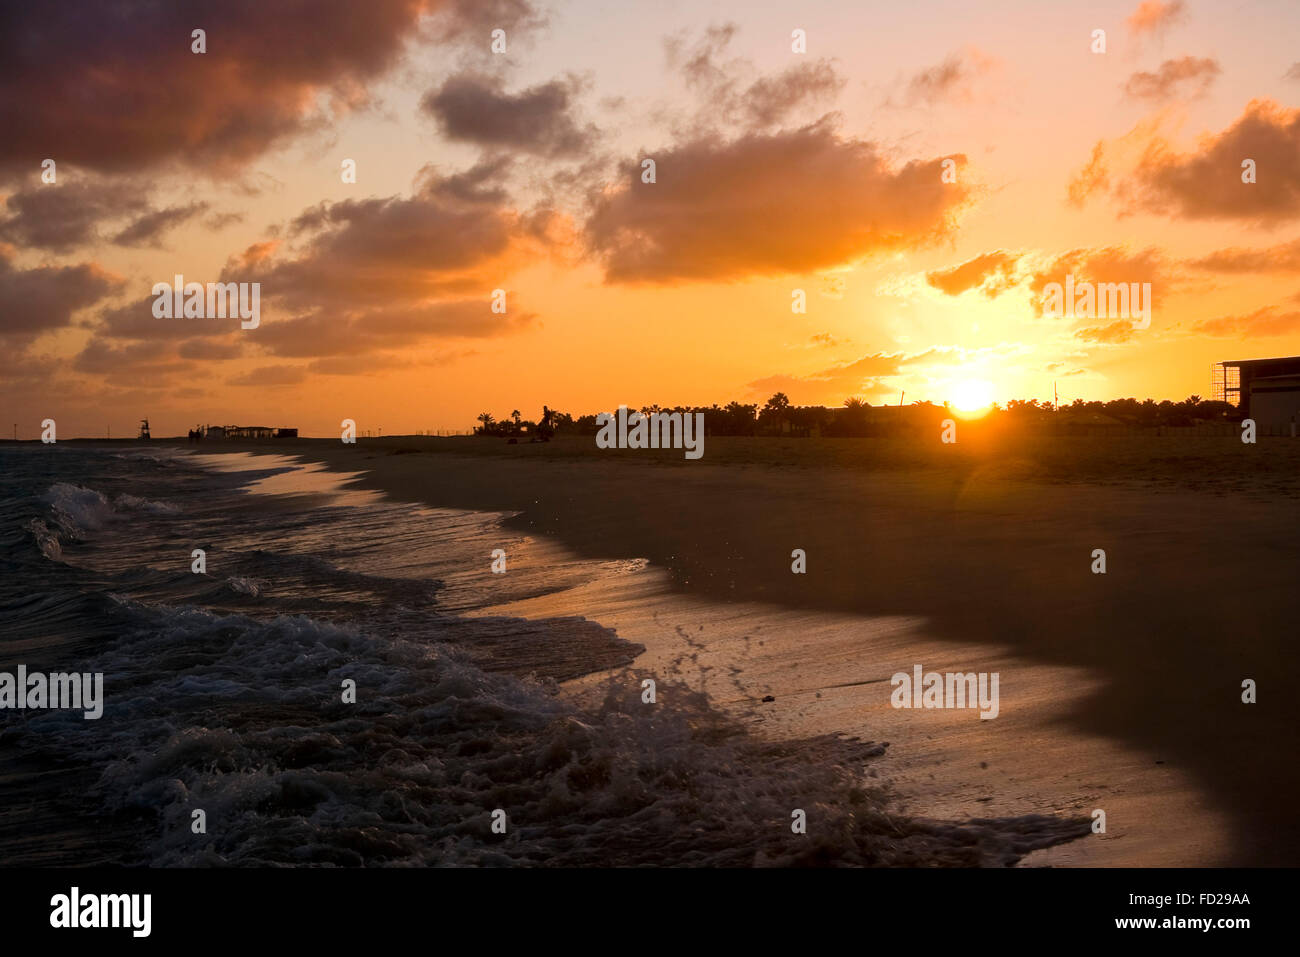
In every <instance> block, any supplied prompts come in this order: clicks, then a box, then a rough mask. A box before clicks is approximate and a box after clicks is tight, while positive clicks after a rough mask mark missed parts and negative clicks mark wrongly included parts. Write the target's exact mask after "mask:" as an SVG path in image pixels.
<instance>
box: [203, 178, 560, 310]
mask: <svg viewBox="0 0 1300 957" xmlns="http://www.w3.org/2000/svg"><path fill="white" fill-rule="evenodd" d="M445 184H446V181H445V180H443V179H440V178H437V177H433V176H431V177H430V178H429V179H428V180H427V181H426V182H425V183H424V184H423V185H422V186H421V187H420V188H419V189H418V190H417V191H416V192H415V194H414V195H412V196H410V197H400V196H392V197H388V198H386V199H380V198H372V199H360V200H344V201H342V202H338V203H322V204H320V205H319V206H315V207H312V208H311V209H309V210H307V211H305V212H304V213H303V214H301V215H300V216H299V217H298V218H297V219H296V220H295V221H294V222H293V224H292V225H291V228H290V232H291V233H293V234H295V235H302V236H307V237H308V238H307V239H306V243H305V245H304V246H303V247H302V248H300V249H298V250H297V251H288V250H286V249H285V248H283V247H278V248H275V247H267V246H266V245H265V244H261V245H259V247H257V249H256V257H257V258H256V261H251V260H250V258H249V257H250V255H252V252H253V251H252V250H250V251H249V252H246V254H245V255H244V256H243V257H241V258H239V259H235V260H232V262H231V263H229V264H227V267H226V269H225V270H224V271H223V278H225V280H226V281H236V280H246V281H257V280H260V281H261V282H262V288H263V295H264V296H266V297H271V298H274V299H275V300H277V302H279V303H280V304H281V305H283V306H284V307H286V308H288V309H289V310H291V311H298V312H315V311H316V310H317V309H320V308H328V309H330V310H333V311H335V312H349V311H357V310H364V309H378V308H395V309H406V308H408V307H409V306H410V305H411V304H412V303H425V302H429V301H432V300H436V299H441V298H445V297H448V296H452V297H457V296H460V295H463V294H464V293H466V292H470V291H473V292H474V293H475V294H476V295H478V296H481V297H482V301H483V302H485V303H486V302H487V301H488V296H489V294H490V292H491V290H492V289H493V288H497V287H499V286H500V285H501V279H502V276H503V274H504V272H505V271H506V270H507V269H508V265H507V261H508V260H510V259H511V258H512V256H513V257H514V258H517V259H520V260H522V259H523V258H525V257H526V256H535V255H536V253H537V252H538V251H539V250H540V249H541V248H542V247H543V246H544V244H545V240H544V236H545V228H544V227H545V220H546V214H545V213H544V212H542V213H538V214H532V215H525V214H521V213H519V212H517V211H515V210H512V209H510V208H508V207H506V206H504V205H502V204H499V203H497V202H494V201H490V200H486V199H472V198H465V195H464V194H463V192H461V193H458V191H457V190H454V189H448V188H446V185H445ZM484 321H485V322H487V321H490V319H489V318H488V317H485V319H484Z"/></svg>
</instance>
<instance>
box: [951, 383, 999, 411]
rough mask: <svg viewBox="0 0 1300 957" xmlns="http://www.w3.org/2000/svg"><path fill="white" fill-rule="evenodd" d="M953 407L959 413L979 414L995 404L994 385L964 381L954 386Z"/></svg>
mask: <svg viewBox="0 0 1300 957" xmlns="http://www.w3.org/2000/svg"><path fill="white" fill-rule="evenodd" d="M951 401H952V406H953V408H954V409H956V410H957V411H958V412H979V411H981V410H983V409H987V408H988V407H989V406H990V405H992V404H993V383H992V382H988V381H986V380H984V379H964V380H963V381H961V382H957V383H954V384H953V387H952V400H951Z"/></svg>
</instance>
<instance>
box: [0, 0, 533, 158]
mask: <svg viewBox="0 0 1300 957" xmlns="http://www.w3.org/2000/svg"><path fill="white" fill-rule="evenodd" d="M439 9H441V11H442V13H441V22H442V23H443V34H444V36H451V35H460V34H461V33H462V32H463V30H462V28H463V27H465V26H467V25H468V24H470V23H474V24H477V23H478V22H479V19H480V17H481V16H482V15H483V14H484V13H486V12H488V11H487V9H486V8H485V7H482V6H480V5H477V4H474V3H454V4H450V5H447V4H442V3H438V2H435V0H367V2H366V4H365V6H364V10H359V9H358V7H357V4H356V3H355V2H354V0H319V2H313V3H311V4H310V5H304V4H301V3H291V4H280V3H264V2H260V0H235V2H221V0H196V2H193V3H185V4H174V3H156V2H150V0H120V2H115V3H87V4H72V5H64V4H54V5H47V4H30V3H29V4H10V5H7V7H6V13H5V23H4V29H3V30H0V129H3V130H4V131H5V135H4V136H3V137H0V168H5V167H8V168H9V169H10V170H11V171H12V170H14V169H16V168H20V167H21V168H24V169H26V168H29V167H30V166H31V165H32V164H33V163H36V162H39V160H40V158H42V157H47V156H50V157H55V158H56V159H57V160H58V162H59V164H60V166H62V165H63V164H64V163H65V162H66V163H68V164H71V165H75V166H81V167H86V168H90V169H95V170H101V171H121V170H129V169H139V168H142V167H146V166H152V165H155V164H160V163H164V162H168V161H176V162H180V163H183V164H186V165H188V166H191V167H195V168H200V169H204V170H208V171H213V172H228V171H231V170H233V169H237V168H239V167H241V166H243V165H244V164H246V163H247V162H249V161H250V160H252V159H253V158H255V157H256V156H258V155H259V154H261V153H263V152H264V151H265V150H267V149H268V148H269V147H271V146H272V145H274V144H277V143H278V142H280V141H282V140H284V139H286V138H288V137H291V136H293V135H295V134H297V133H300V132H302V131H303V130H305V129H308V128H309V127H310V126H311V125H312V124H313V123H314V122H316V121H318V120H321V119H323V118H324V117H325V116H327V115H328V114H326V113H322V112H321V109H320V104H321V102H322V100H326V99H327V100H329V101H331V103H332V105H333V107H334V109H335V110H346V109H350V108H353V107H355V106H357V105H358V104H361V103H364V102H365V99H366V93H365V89H366V85H367V84H369V83H370V82H372V81H374V80H376V79H377V78H379V77H381V76H382V75H384V74H385V73H387V72H388V71H389V70H390V68H392V67H393V66H394V65H395V64H396V63H397V62H398V61H399V59H400V58H401V56H402V54H403V52H404V50H405V47H406V43H407V41H408V40H409V39H411V38H413V37H415V36H416V35H417V32H418V28H419V27H420V24H421V17H422V16H423V15H424V14H426V13H428V12H431V11H435V10H439ZM492 10H493V11H495V12H497V13H499V14H500V15H501V16H502V19H501V20H500V22H494V24H493V25H494V26H502V27H509V26H512V23H511V22H510V19H509V18H511V17H517V16H527V15H530V14H531V8H530V7H529V6H527V5H526V4H523V3H513V4H510V3H497V4H494V5H492ZM196 27H202V28H203V29H205V30H206V31H207V52H206V53H202V54H196V53H192V52H191V39H190V34H191V31H192V30H194V29H195V28H196ZM475 39H476V41H480V40H481V41H482V42H484V43H485V42H486V41H485V40H483V38H482V37H479V36H476V37H475ZM36 102H39V108H33V104H34V103H36Z"/></svg>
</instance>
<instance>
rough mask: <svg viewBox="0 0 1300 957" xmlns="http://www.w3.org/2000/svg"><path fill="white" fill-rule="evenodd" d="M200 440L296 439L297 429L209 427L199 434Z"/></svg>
mask: <svg viewBox="0 0 1300 957" xmlns="http://www.w3.org/2000/svg"><path fill="white" fill-rule="evenodd" d="M197 435H198V438H200V439H245V440H247V439H296V438H297V437H298V430H297V429H277V428H272V427H271V426H269V425H208V426H201V427H200V428H199V430H198V432H197Z"/></svg>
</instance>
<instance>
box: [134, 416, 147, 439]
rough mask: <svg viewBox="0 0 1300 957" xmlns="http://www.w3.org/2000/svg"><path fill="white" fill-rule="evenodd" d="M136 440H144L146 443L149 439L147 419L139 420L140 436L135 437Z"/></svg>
mask: <svg viewBox="0 0 1300 957" xmlns="http://www.w3.org/2000/svg"><path fill="white" fill-rule="evenodd" d="M136 438H137V439H144V440H146V441H148V439H149V438H150V436H149V420H148V419H141V420H140V434H139V435H137V436H136Z"/></svg>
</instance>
